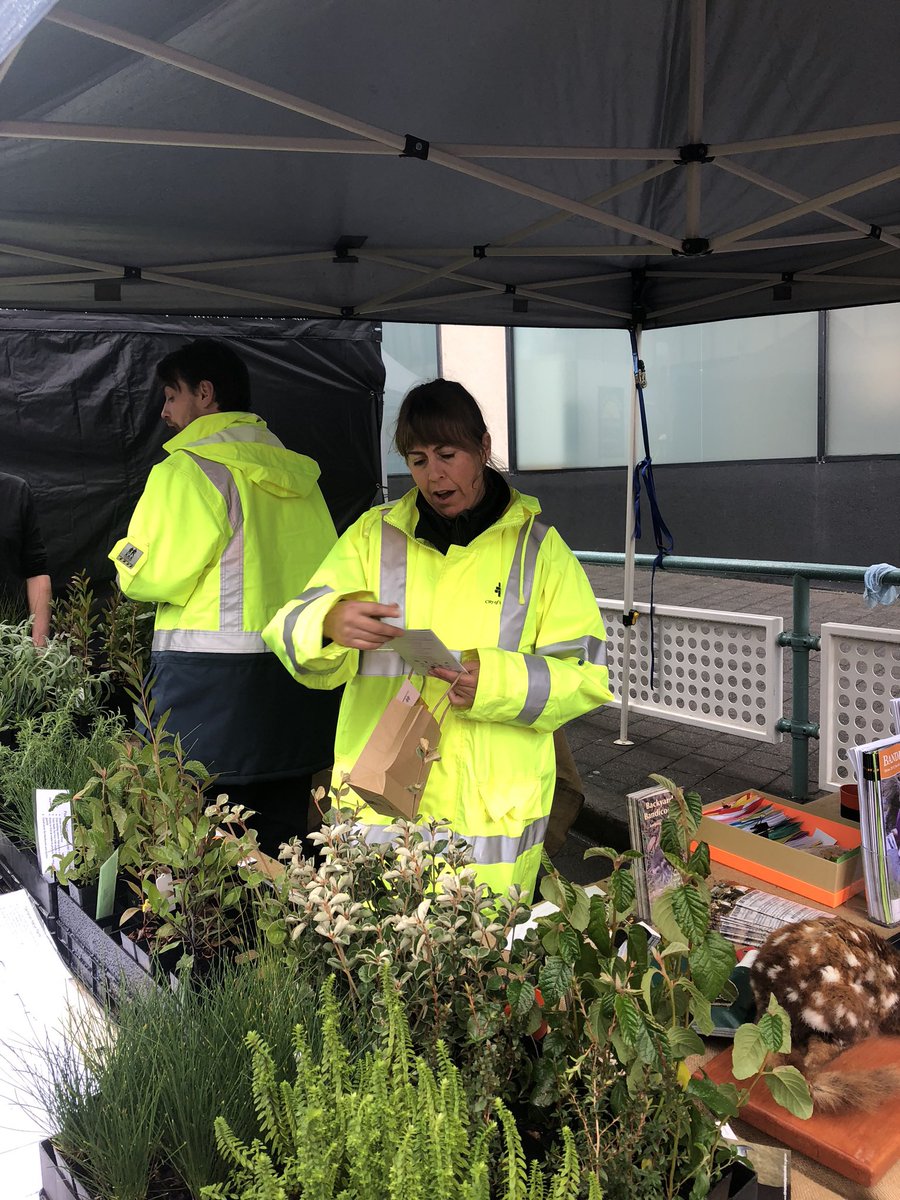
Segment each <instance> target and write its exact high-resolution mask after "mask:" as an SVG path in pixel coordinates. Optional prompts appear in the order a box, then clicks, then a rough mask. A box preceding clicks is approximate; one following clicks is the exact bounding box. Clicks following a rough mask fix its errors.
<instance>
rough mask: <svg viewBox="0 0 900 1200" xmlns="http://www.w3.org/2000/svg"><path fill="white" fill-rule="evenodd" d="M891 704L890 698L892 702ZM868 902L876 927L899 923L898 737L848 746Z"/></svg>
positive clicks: (899, 821)
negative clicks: (854, 779) (854, 787)
mask: <svg viewBox="0 0 900 1200" xmlns="http://www.w3.org/2000/svg"><path fill="white" fill-rule="evenodd" d="M892 706H893V702H892ZM847 756H848V758H849V759H850V762H851V764H852V765H853V770H854V772H855V773H856V786H857V790H858V792H859V827H860V833H861V836H862V847H863V867H864V871H865V880H866V903H867V905H868V909H869V917H870V918H871V920H873V921H875V922H877V923H878V924H879V925H897V924H900V736H897V735H895V736H893V737H889V738H882V739H881V740H880V741H877V742H869V743H867V744H866V745H864V746H851V747H850V748H849V749H848V751H847Z"/></svg>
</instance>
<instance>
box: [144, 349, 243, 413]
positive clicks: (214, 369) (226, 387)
mask: <svg viewBox="0 0 900 1200" xmlns="http://www.w3.org/2000/svg"><path fill="white" fill-rule="evenodd" d="M156 378H157V379H158V380H159V381H160V383H162V384H164V385H165V386H166V387H177V386H178V384H179V383H184V384H186V385H187V386H188V387H189V388H190V389H191V391H192V392H195V391H196V390H197V388H198V387H199V386H200V384H201V382H202V381H203V380H204V379H206V380H208V381H209V382H210V383H211V384H212V385H213V388H214V389H215V393H216V404H218V406H219V409H220V410H221V411H222V412H249V411H250V372H249V371H248V370H247V364H246V363H245V362H244V360H243V359H242V358H239V357H238V355H237V354H235V352H234V351H233V350H232V348H231V347H230V346H228V345H226V344H225V342H220V341H217V340H216V338H197V340H196V341H193V342H186V343H185V345H183V346H182V347H181V348H180V349H178V350H173V352H172V353H171V354H167V355H166V357H165V358H164V359H163V360H162V361H161V362H160V363H159V365H158V366H157V368H156Z"/></svg>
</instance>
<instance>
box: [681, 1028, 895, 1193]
mask: <svg viewBox="0 0 900 1200" xmlns="http://www.w3.org/2000/svg"><path fill="white" fill-rule="evenodd" d="M891 1064H896V1065H897V1066H900V1037H873V1038H867V1039H866V1040H865V1041H864V1042H859V1043H858V1044H857V1045H856V1046H851V1047H850V1049H849V1050H845V1051H844V1053H843V1054H841V1055H839V1056H838V1058H836V1059H835V1060H834V1063H833V1064H832V1065H830V1066H829V1068H828V1069H829V1070H831V1069H835V1070H840V1069H842V1068H846V1069H847V1070H848V1071H869V1070H871V1069H872V1068H873V1067H876V1066H877V1067H884V1066H889V1065H891ZM703 1070H704V1071H705V1072H706V1074H707V1075H709V1077H710V1079H712V1080H713V1082H714V1083H734V1084H735V1085H736V1086H737V1087H738V1088H743V1087H746V1082H742V1081H741V1080H739V1079H735V1078H734V1076H733V1075H732V1074H731V1047H730V1046H729V1047H728V1049H727V1050H723V1051H722V1053H721V1054H717V1055H716V1057H715V1058H713V1059H711V1060H710V1061H709V1062H708V1063H706V1064H705V1066H704V1068H703ZM698 1074H701V1072H698ZM896 1110H897V1097H896V1096H889V1097H888V1098H887V1099H886V1100H885V1102H884V1104H882V1105H881V1107H880V1108H878V1109H876V1110H875V1112H858V1111H845V1112H842V1113H831V1114H829V1115H826V1114H824V1113H823V1114H817V1113H813V1115H812V1116H811V1117H810V1118H809V1120H808V1121H803V1120H801V1119H800V1117H794V1116H792V1115H791V1114H790V1113H789V1112H788V1111H787V1109H786V1108H781V1107H780V1105H778V1104H776V1103H775V1101H774V1100H773V1099H772V1095H771V1093H770V1092H769V1089H768V1088H767V1087H766V1085H765V1083H763V1082H760V1083H758V1084H757V1085H756V1087H755V1088H754V1089H753V1091H752V1093H751V1095H750V1099H749V1100H748V1101H747V1103H746V1104H745V1105H744V1107H743V1108H742V1109H741V1114H740V1119H741V1120H742V1121H746V1122H747V1124H748V1125H752V1126H753V1127H754V1128H755V1129H761V1130H762V1131H763V1133H767V1134H769V1135H770V1136H771V1137H773V1138H775V1139H776V1140H777V1141H779V1142H781V1144H782V1145H784V1146H790V1147H791V1149H792V1150H799V1151H800V1153H801V1154H805V1155H806V1156H807V1157H808V1158H813V1159H815V1160H816V1161H817V1162H820V1163H822V1164H823V1165H824V1166H826V1167H830V1168H831V1170H833V1171H837V1173H838V1174H839V1175H843V1176H845V1178H847V1179H853V1180H855V1181H856V1182H857V1183H861V1184H863V1186H864V1187H872V1186H874V1185H875V1184H876V1183H877V1182H878V1180H879V1179H881V1177H882V1176H883V1175H884V1174H885V1173H886V1172H887V1171H888V1170H889V1169H890V1168H891V1167H892V1166H893V1165H894V1163H895V1162H896V1161H897V1159H898V1158H900V1121H898V1120H897V1119H896Z"/></svg>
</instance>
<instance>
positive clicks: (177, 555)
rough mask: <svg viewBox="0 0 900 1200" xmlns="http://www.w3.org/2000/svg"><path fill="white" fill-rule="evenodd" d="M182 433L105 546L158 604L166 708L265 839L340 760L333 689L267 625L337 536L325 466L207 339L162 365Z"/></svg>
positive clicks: (284, 830) (284, 826)
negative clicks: (121, 529)
mask: <svg viewBox="0 0 900 1200" xmlns="http://www.w3.org/2000/svg"><path fill="white" fill-rule="evenodd" d="M156 374H157V377H158V379H159V380H160V382H161V383H162V385H163V389H164V393H165V403H164V404H163V409H162V419H163V420H164V421H165V422H166V424H167V425H168V426H169V428H170V429H172V430H173V431H175V436H174V437H173V438H171V439H170V440H169V441H168V442H166V443H165V446H164V449H165V451H166V454H167V457H166V459H165V460H164V461H163V462H162V463H160V464H159V465H158V466H156V467H154V468H153V470H152V471H151V472H150V476H149V478H148V480H147V485H146V487H145V489H144V493H143V495H142V496H141V498H140V500H139V501H138V504H137V507H136V509H135V510H134V513H133V515H132V518H131V522H130V524H129V526H128V533H127V535H126V536H125V537H124V538H123V539H121V540H120V541H119V542H117V543H116V545H115V546H114V547H113V548H112V550H111V551H110V555H109V557H110V558H111V559H112V560H113V562H114V563H115V566H116V570H117V572H118V576H119V582H120V584H121V586H122V590H123V591H124V592H125V594H126V595H127V596H130V597H131V598H132V599H133V600H151V601H155V602H156V604H157V610H156V625H155V632H154V636H153V652H152V658H151V676H152V678H153V680H154V683H153V692H152V694H153V698H154V699H155V702H156V717H157V718H158V717H160V716H161V715H162V714H163V713H164V712H165V711H166V710H167V709H171V716H170V718H169V721H168V726H167V728H168V729H169V731H170V732H172V733H179V734H180V735H181V738H182V741H183V743H184V745H185V748H186V750H187V751H188V753H189V754H190V756H191V757H193V758H197V759H199V760H200V761H201V762H203V763H204V764H205V765H206V766H207V767H209V769H210V770H211V771H212V772H214V773H215V774H216V776H217V780H216V784H215V788H214V791H215V790H222V791H227V792H228V794H229V796H230V797H231V799H232V802H233V803H242V804H246V805H248V806H249V807H250V808H253V809H255V810H257V811H258V813H259V817H258V818H257V819H256V820H254V821H253V822H251V823H252V824H253V825H254V826H255V827H256V828H257V829H258V831H259V834H260V841H261V844H262V846H263V848H264V849H266V850H268V851H270V852H273V853H274V852H277V847H278V844H279V842H280V841H283V840H286V839H287V838H288V837H291V836H294V835H297V834H304V833H305V832H306V813H307V802H308V799H309V780H310V775H311V774H312V773H313V772H315V771H317V770H319V769H321V768H322V767H325V766H329V765H330V764H331V761H332V754H333V742H334V726H335V721H336V717H337V707H338V702H337V698H332V697H329V696H327V695H324V694H316V693H312V692H309V691H308V690H307V689H306V688H303V687H300V686H298V685H297V684H296V683H295V682H294V681H293V680H292V679H291V678H290V676H288V675H287V673H286V672H285V671H284V670H283V668H282V667H281V664H280V663H279V661H278V659H277V658H276V657H275V655H274V654H272V653H271V652H270V651H269V650H268V647H267V646H266V645H265V643H264V642H263V640H262V637H261V636H260V634H261V630H262V629H263V628H264V627H265V626H266V624H267V622H268V621H269V620H271V618H272V616H273V615H274V614H275V612H276V611H277V610H278V609H279V608H280V607H281V605H283V604H284V603H285V601H286V600H288V599H289V598H290V597H291V596H295V595H297V594H298V593H299V592H301V591H302V590H303V588H304V587H305V586H306V583H307V580H308V579H309V577H310V576H311V575H312V573H313V571H314V570H315V569H316V567H317V566H318V565H319V563H320V562H321V561H322V559H323V558H324V557H325V555H326V554H327V552H328V551H329V549H330V548H331V546H332V545H333V544H334V542H335V530H334V525H333V523H332V520H331V517H330V515H329V513H328V509H327V508H326V506H325V501H324V499H323V498H322V493H321V491H320V490H319V485H318V482H317V480H318V478H319V467H318V465H317V464H316V463H315V462H313V460H312V459H311V458H307V457H306V456H304V455H302V454H295V453H294V452H293V451H291V450H288V449H286V448H285V447H284V446H283V445H282V444H281V442H280V441H279V440H278V438H277V437H275V436H274V434H272V433H270V432H269V430H268V429H267V428H266V425H265V422H263V421H262V420H260V418H259V417H257V416H255V415H254V414H253V413H251V412H250V411H249V409H250V377H249V373H248V371H247V367H246V365H245V364H244V362H243V361H242V360H241V359H240V358H239V357H238V355H237V354H235V352H234V351H233V350H232V349H231V348H230V347H229V346H227V345H226V344H225V343H224V342H220V341H217V340H214V339H211V338H200V339H198V340H196V341H193V342H189V343H188V344H187V345H185V346H183V347H182V348H181V349H179V350H176V351H175V352H174V353H173V354H169V355H168V356H167V357H166V358H164V359H163V360H162V362H160V364H159V366H158V367H157V371H156Z"/></svg>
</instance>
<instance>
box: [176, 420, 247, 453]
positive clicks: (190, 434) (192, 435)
mask: <svg viewBox="0 0 900 1200" xmlns="http://www.w3.org/2000/svg"><path fill="white" fill-rule="evenodd" d="M234 425H258V426H260V427H261V428H262V429H265V428H266V423H265V421H263V420H262V419H261V418H260V417H258V416H257V415H256V413H250V412H216V413H210V414H209V416H207V417H198V418H197V419H196V421H191V423H190V425H186V426H185V428H184V429H181V430H179V432H178V433H176V434H175V436H174V437H173V438H169V440H168V441H167V442H164V443H163V450H165V452H166V453H167V454H171V453H172V452H173V451H174V450H185V449H186V448H187V447H188V446H191V445H193V444H194V443H195V442H199V441H201V440H202V439H203V438H207V437H210V436H211V434H214V433H221V431H222V430H223V429H231V428H232V426H234Z"/></svg>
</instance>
